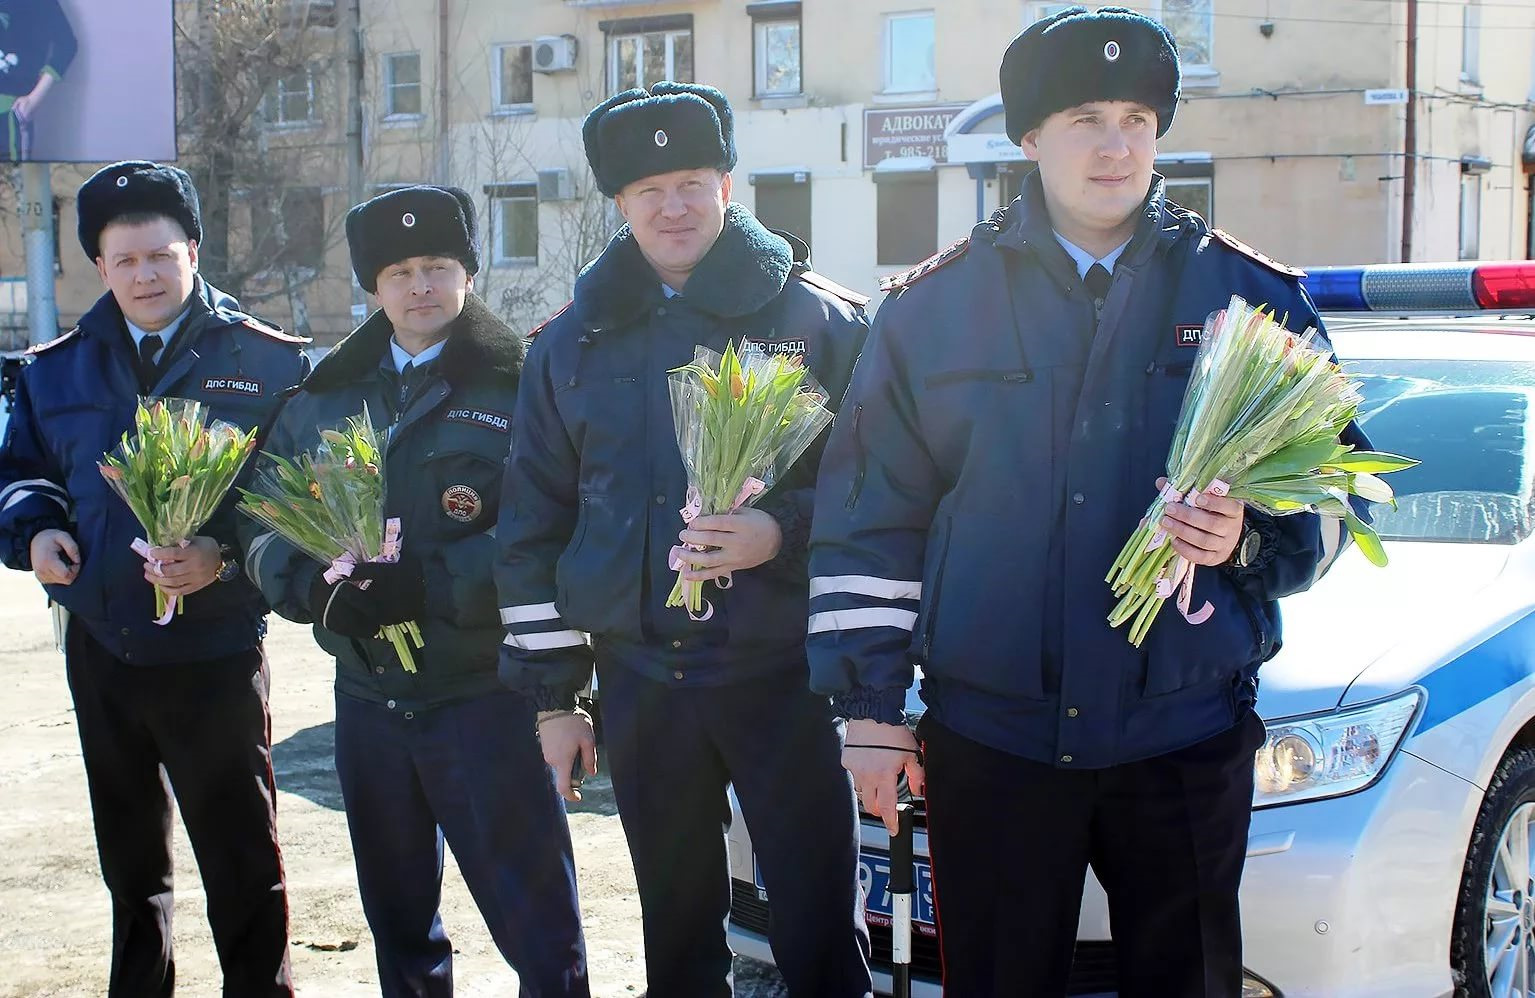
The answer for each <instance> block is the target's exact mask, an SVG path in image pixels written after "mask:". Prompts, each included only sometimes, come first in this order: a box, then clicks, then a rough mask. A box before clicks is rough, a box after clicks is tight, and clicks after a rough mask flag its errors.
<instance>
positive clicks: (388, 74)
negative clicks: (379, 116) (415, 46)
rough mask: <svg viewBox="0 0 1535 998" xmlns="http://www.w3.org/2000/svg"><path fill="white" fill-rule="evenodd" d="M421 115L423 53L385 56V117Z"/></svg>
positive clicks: (397, 53) (398, 53)
mask: <svg viewBox="0 0 1535 998" xmlns="http://www.w3.org/2000/svg"><path fill="white" fill-rule="evenodd" d="M420 114H421V53H420V52H396V53H394V54H393V55H386V56H384V115H385V116H386V117H389V118H404V117H418V116H419V115H420Z"/></svg>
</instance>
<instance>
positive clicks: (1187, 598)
mask: <svg viewBox="0 0 1535 998" xmlns="http://www.w3.org/2000/svg"><path fill="white" fill-rule="evenodd" d="M1230 491H1231V486H1230V485H1227V484H1226V483H1225V482H1223V481H1221V480H1220V479H1219V478H1217V479H1215V481H1213V482H1211V483H1210V485H1209V487H1208V488H1206V489H1205V490H1204V491H1203V492H1201V491H1200V490H1199V489H1194V490H1193V491H1191V492H1190V493H1189V494H1188V495H1186V496H1185V495H1184V494H1183V493H1182V492H1179V491H1178V490H1177V489H1175V488H1173V484H1172V482H1168V483H1167V484H1166V485H1164V486H1163V487H1162V501H1163V502H1166V503H1168V504H1169V505H1171V504H1174V503H1180V502H1181V503H1183V504H1184V505H1185V506H1193V505H1195V504H1196V503H1197V502H1198V501H1199V497H1200V496H1201V495H1212V496H1223V495H1226V494H1227V493H1229V492H1230ZM1166 542H1167V531H1165V530H1162V529H1161V528H1158V529H1157V532H1156V533H1155V534H1153V535H1152V536H1151V540H1150V541H1148V542H1147V544H1146V550H1147V551H1155V550H1156V549H1157V548H1159V547H1161V546H1162V545H1163V544H1165V543H1166ZM1195 567H1196V566H1195V565H1194V563H1193V562H1191V561H1189V560H1188V559H1187V558H1185V557H1183V555H1181V554H1180V555H1178V556H1177V557H1176V558H1175V559H1174V560H1173V565H1172V571H1170V572H1169V573H1168V574H1167V575H1164V576H1163V577H1162V578H1160V579H1158V580H1157V599H1164V600H1165V599H1167V598H1168V597H1170V596H1172V595H1173V594H1174V593H1175V592H1176V593H1177V598H1176V599H1175V600H1174V601H1173V603H1174V605H1175V606H1177V608H1178V612H1179V613H1181V614H1183V619H1184V620H1186V621H1188V622H1189V623H1190V624H1193V625H1195V626H1196V627H1197V626H1198V625H1200V624H1203V623H1204V622H1205V621H1207V620H1209V619H1210V618H1211V617H1212V616H1214V615H1215V607H1214V605H1213V604H1211V603H1210V601H1209V600H1205V604H1204V606H1202V607H1200V608H1199V609H1198V610H1194V611H1192V612H1191V611H1190V609H1189V607H1191V606H1192V605H1193V603H1194V569H1195Z"/></svg>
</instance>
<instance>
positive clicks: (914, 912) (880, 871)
mask: <svg viewBox="0 0 1535 998" xmlns="http://www.w3.org/2000/svg"><path fill="white" fill-rule="evenodd" d="M912 866H913V867H914V872H915V876H914V878H913V886H914V887H915V888H916V889H915V890H914V891H913V892H912V897H911V920H912V924H913V926H914V927H915V928H916V930H917V931H918V932H920V933H921V934H922V935H924V936H931V935H933V934H934V933H935V931H936V930H935V928H934V925H935V924H936V919H935V918H934V917H933V867H932V865H931V864H929V863H928V861H927V860H925V859H916V860H914V861H913V863H912ZM752 877H753V879H754V880H755V881H756V884H757V897H759V898H760V899H762V900H763V901H766V900H767V899H768V897H767V887H766V886H765V885H764V884H763V883H762V867H761V865H759V864H758V863H757V859H756V857H755V856H753V857H752ZM858 889H859V890H860V891H862V892H863V910H864V915H865V917H866V918H867V919H868V922H869V924H870V925H883V926H889V925H890V920H891V913H892V912H893V910H894V905H893V904H892V903H891V900H890V856H889V854H888V853H883V852H877V851H875V850H872V849H865V850H864V851H863V852H862V853H860V854H859V856H858Z"/></svg>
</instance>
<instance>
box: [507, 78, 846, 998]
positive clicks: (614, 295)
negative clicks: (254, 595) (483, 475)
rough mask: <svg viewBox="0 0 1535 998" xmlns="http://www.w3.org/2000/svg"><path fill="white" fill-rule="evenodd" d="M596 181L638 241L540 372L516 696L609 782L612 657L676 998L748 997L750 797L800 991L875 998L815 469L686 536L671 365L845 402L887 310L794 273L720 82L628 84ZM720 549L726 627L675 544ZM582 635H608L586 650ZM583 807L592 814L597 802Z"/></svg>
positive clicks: (592, 285) (662, 994) (712, 562)
mask: <svg viewBox="0 0 1535 998" xmlns="http://www.w3.org/2000/svg"><path fill="white" fill-rule="evenodd" d="M584 136H585V142H586V154H587V159H588V160H589V162H590V163H591V167H592V173H593V174H594V175H595V177H596V181H597V186H598V187H599V188H600V189H601V190H602V192H603V193H604V194H607V195H610V196H612V197H613V198H614V201H615V203H616V204H617V206H618V210H619V211H620V212H621V213H622V214H623V216H624V219H625V221H626V223H627V224H625V225H624V226H623V228H621V229H620V230H619V232H618V234H617V235H616V236H614V238H613V240H612V242H610V243H609V244H608V247H607V249H605V250H604V251H603V253H602V255H601V256H599V257H598V258H597V260H596V261H594V262H593V263H592V264H591V265H590V266H588V267H587V268H586V269H585V270H584V271H583V272H582V273H581V275H580V277H579V278H578V279H577V281H576V287H575V300H574V302H572V303H571V304H570V305H569V306H567V307H566V308H565V309H564V310H563V311H561V312H560V313H559V314H558V315H556V316H555V317H554V318H553V319H552V320H551V321H550V322H548V323H547V324H546V325H545V327H543V328H542V330H541V332H540V333H539V334H538V336H537V339H536V340H535V341H534V344H533V347H532V349H531V351H530V353H529V356H528V369H527V372H526V373H525V376H524V378H523V383H522V391H521V395H520V396H519V398H518V405H517V433H516V439H515V442H514V444H513V447H512V457H511V462H510V465H509V467H508V469H507V478H506V497H505V499H504V500H503V502H502V506H501V523H500V530H499V533H500V544H501V561H500V566H499V569H498V574H497V581H498V583H499V586H500V593H501V599H502V611H501V613H502V619H503V620H504V621H505V622H506V624H507V629H508V632H509V633H508V636H507V639H506V647H505V648H504V649H503V651H502V660H501V664H502V674H503V678H504V679H505V680H506V682H507V683H509V684H510V685H511V686H512V688H514V689H519V690H523V691H526V692H527V693H528V695H530V696H531V697H532V698H533V699H534V702H535V704H536V705H537V707H538V709H539V712H540V713H539V734H540V738H541V740H542V742H543V748H544V758H545V759H547V760H548V762H549V764H550V766H551V767H552V768H553V770H554V772H555V773H556V774H567V773H570V772H571V770H572V767H573V766H574V765H576V764H577V762H578V756H579V761H580V762H581V763H584V766H585V768H586V770H587V771H588V772H595V771H596V768H595V767H596V756H595V747H594V740H593V734H592V726H591V720H590V718H588V717H587V716H585V714H584V713H582V712H580V711H577V710H575V709H574V708H575V704H576V700H575V693H576V690H577V689H579V688H580V687H581V686H582V685H583V684H584V683H585V682H586V680H587V677H588V676H589V675H590V674H591V669H592V663H593V659H594V658H595V660H596V667H597V674H598V677H599V680H600V691H601V698H602V699H601V703H602V717H603V729H604V738H605V742H606V744H607V745H608V746H609V747H610V748H611V754H610V756H609V758H610V760H611V770H612V778H613V790H614V794H615V796H616V798H617V801H618V809H619V814H620V815H621V816H622V818H623V822H624V831H625V833H626V834H627V836H628V839H629V850H630V853H631V854H632V856H633V859H634V868H635V875H636V878H637V880H638V882H639V890H640V904H641V908H642V911H643V917H644V933H645V965H646V972H647V975H648V977H649V982H650V990H649V994H651V995H652V996H654V998H710V996H715V995H728V994H730V977H731V969H730V968H731V954H730V951H729V949H728V948H727V946H726V944H725V930H724V923H725V918H726V915H727V909H728V907H729V901H730V889H729V871H728V867H727V858H726V851H725V841H724V831H723V828H722V821H723V819H724V818H725V817H726V816H727V815H728V814H729V807H728V803H727V798H726V785H727V784H734V787H735V792H736V795H737V797H738V799H739V800H740V803H741V807H742V810H743V811H744V813H745V815H746V821H747V823H748V825H749V826H750V828H751V832H752V838H753V841H754V843H755V845H756V848H757V861H758V862H759V863H760V866H761V871H762V877H763V881H764V882H765V884H766V886H767V891H768V894H769V895H770V898H771V904H772V906H773V921H772V928H771V930H770V935H771V942H772V946H773V953H774V956H775V958H776V960H777V961H778V965H779V968H780V969H781V970H782V971H783V975H784V978H785V980H787V981H788V984H789V989H790V991H791V993H793V994H796V995H806V996H819V998H837V996H844V995H854V996H858V995H865V994H868V993H869V991H870V989H871V984H870V978H869V970H868V948H869V942H868V934H867V931H866V929H865V927H864V924H863V917H862V912H861V907H860V904H859V896H858V887H857V869H858V867H857V852H856V831H855V821H854V803H853V796H852V788H851V785H850V784H849V781H848V779H847V774H846V773H843V772H840V771H839V767H838V765H837V760H838V753H839V752H840V750H841V746H840V741H839V732H838V728H837V726H836V725H835V723H834V722H833V720H832V716H831V712H830V708H829V705H828V703H827V700H826V698H825V697H814V696H812V695H811V694H810V692H809V691H808V690H807V689H806V686H805V681H806V664H805V656H804V642H803V636H804V612H803V608H804V602H805V599H806V589H805V584H806V579H805V560H804V559H805V549H806V543H807V540H808V536H807V535H808V531H807V526H808V520H809V512H810V504H811V500H812V498H813V497H812V486H813V481H814V469H815V461H816V457H817V456H818V455H816V454H807V455H805V456H804V457H802V458H801V460H800V462H799V463H798V465H797V466H796V467H795V469H793V470H792V471H791V472H790V474H789V475H787V476H786V477H785V478H784V479H783V480H781V481H780V482H779V483H778V484H777V486H776V487H774V488H773V489H772V490H771V491H769V492H768V493H767V495H766V496H764V498H763V499H762V501H761V503H760V504H759V508H756V509H745V510H742V511H741V512H738V513H736V514H734V515H728V516H715V517H701V518H699V519H696V520H694V521H693V523H692V525H691V529H687V530H682V529H681V527H682V520H681V518H680V516H679V515H678V509H679V507H681V506H682V505H683V503H684V495H685V493H686V490H687V475H686V473H685V471H684V469H683V465H682V460H681V457H680V455H679V453H678V449H677V440H676V433H675V429H674V424H673V419H672V408H671V402H670V400H669V396H668V390H667V372H668V371H669V370H671V369H672V368H676V367H679V366H681V365H683V364H687V363H689V362H690V361H691V360H692V359H693V352H694V348H695V347H696V346H698V345H699V344H702V345H704V346H706V347H709V348H711V349H713V350H717V351H718V350H723V349H724V348H725V345H726V344H727V343H730V342H737V343H738V342H739V341H741V340H743V339H745V340H750V341H752V342H755V343H759V344H760V345H761V346H762V347H763V348H764V349H766V350H769V351H773V352H780V353H785V354H802V355H803V356H804V358H805V361H806V363H807V364H808V366H809V368H810V371H811V372H812V373H813V374H814V376H815V377H816V378H817V379H819V380H820V382H821V383H822V384H823V385H824V386H825V387H826V388H827V389H828V391H829V392H830V395H831V397H832V398H833V399H836V398H839V397H840V396H841V394H842V391H843V388H844V386H845V384H846V381H847V378H848V376H849V372H850V371H851V369H852V366H853V362H854V359H855V358H856V357H857V354H858V351H859V349H860V347H861V345H862V342H863V338H864V335H865V333H866V324H865V320H864V316H863V312H862V305H863V304H864V303H865V302H866V301H867V299H864V298H862V297H861V296H858V295H856V294H854V293H853V292H850V291H847V290H845V289H843V288H841V287H839V286H838V285H835V284H833V283H832V282H830V281H828V280H826V279H825V278H823V277H820V276H819V275H817V274H815V273H814V272H812V271H811V270H809V268H808V267H807V266H806V265H805V264H804V263H803V262H796V261H795V259H794V258H793V254H792V253H791V250H790V246H789V244H788V243H787V242H786V241H785V240H784V239H782V238H780V237H778V236H776V235H774V234H772V233H770V232H769V231H768V230H766V229H765V228H763V227H762V225H761V223H759V222H758V221H757V220H756V219H755V218H754V217H753V216H752V214H751V213H750V212H749V211H747V210H746V209H745V208H743V207H742V206H740V205H738V204H734V203H732V202H731V200H730V194H731V176H730V170H731V169H732V168H733V167H734V166H735V162H736V151H735V137H734V127H733V123H732V114H731V109H730V105H729V104H728V102H727V101H726V100H725V97H724V95H723V94H721V93H720V92H719V91H718V90H715V89H714V88H712V87H706V86H689V85H683V84H675V83H659V84H656V85H655V86H654V87H652V88H651V89H650V90H649V91H646V90H639V89H636V90H628V91H625V92H624V93H621V94H618V95H617V96H615V97H613V98H611V99H609V100H608V101H607V102H605V103H603V104H602V105H600V106H598V107H597V108H596V109H595V110H593V111H592V112H591V114H590V115H588V116H587V119H586V122H585V126H584ZM679 537H680V538H681V539H682V540H683V541H685V542H689V543H693V544H698V545H702V546H707V547H708V548H710V550H709V551H707V552H700V553H699V554H698V555H697V556H696V557H695V558H694V559H693V565H694V566H695V567H694V571H693V577H695V578H699V579H713V578H715V577H716V576H719V575H722V574H724V573H727V572H729V573H734V587H733V588H731V589H730V590H729V591H728V592H726V591H716V590H715V589H714V588H713V587H711V588H710V593H709V598H710V600H711V601H712V603H713V606H714V614H713V616H712V617H711V618H710V619H709V620H708V621H706V622H695V621H693V620H690V619H689V618H688V615H687V613H686V612H685V611H683V610H682V609H678V608H668V607H666V605H665V603H666V598H667V595H668V593H669V592H670V590H671V588H672V584H673V582H674V581H675V579H676V573H675V572H673V571H672V570H671V569H670V568H669V567H668V564H667V553H668V551H669V550H670V549H671V548H672V547H673V546H674V545H676V544H677V542H678V538H679ZM582 632H590V634H591V641H592V644H591V645H590V646H588V644H587V640H586V637H585V636H584V635H583V633H582ZM567 797H568V798H569V799H572V800H575V799H579V798H578V795H577V792H576V791H575V789H574V788H571V789H568V790H567Z"/></svg>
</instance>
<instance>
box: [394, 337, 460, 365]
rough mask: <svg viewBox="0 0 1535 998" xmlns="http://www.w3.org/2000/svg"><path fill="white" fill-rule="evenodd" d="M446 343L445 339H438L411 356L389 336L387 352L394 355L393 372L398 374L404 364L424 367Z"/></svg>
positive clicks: (435, 357)
mask: <svg viewBox="0 0 1535 998" xmlns="http://www.w3.org/2000/svg"><path fill="white" fill-rule="evenodd" d="M447 345H448V341H447V340H438V341H437V342H436V343H433V344H432V345H431V346H429V347H427V348H426V349H425V350H423V351H421V352H420V353H418V354H416V355H415V356H414V357H412V356H411V355H410V354H408V353H406V352H405V348H404V347H402V346H400V344H399V342H398V341H397V340H396V339H395V338H394V337H393V336H391V337H389V353H390V354H391V355H392V356H393V357H394V373H396V374H400V373H402V372H403V371H404V370H405V365H406V364H414V365H416V367H417V368H422V367H425V366H426V365H428V364H430V363H431V362H432V361H434V360H436V359H437V355H438V354H440V353H442V348H443V347H445V346H447Z"/></svg>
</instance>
